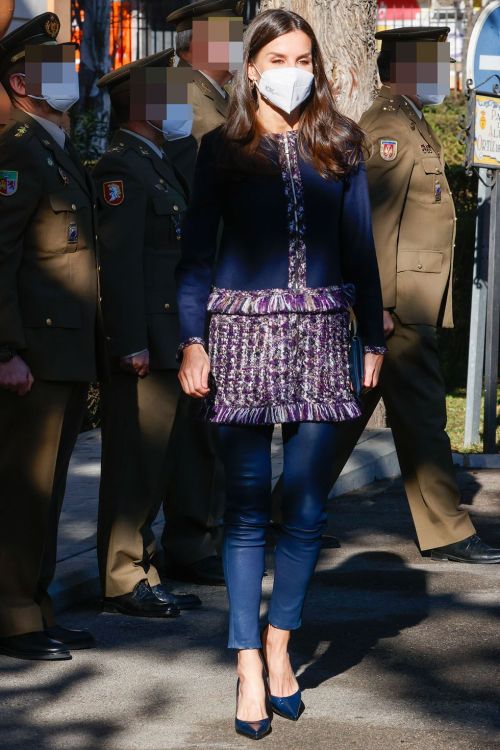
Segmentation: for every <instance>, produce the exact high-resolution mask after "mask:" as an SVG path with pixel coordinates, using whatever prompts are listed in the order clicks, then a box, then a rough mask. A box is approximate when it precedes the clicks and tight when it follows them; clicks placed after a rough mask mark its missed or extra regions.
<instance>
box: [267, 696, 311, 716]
mask: <svg viewBox="0 0 500 750" xmlns="http://www.w3.org/2000/svg"><path fill="white" fill-rule="evenodd" d="M269 702H270V704H271V708H272V710H273V712H274V713H275V714H278V716H282V717H283V718H284V719H290V720H291V721H297V719H299V718H300V716H301V714H302V713H303V711H304V708H305V706H304V704H303V703H302V694H301V692H300V690H297V692H296V693H294V694H293V695H288V696H286V697H285V698H278V696H276V695H270V696H269Z"/></svg>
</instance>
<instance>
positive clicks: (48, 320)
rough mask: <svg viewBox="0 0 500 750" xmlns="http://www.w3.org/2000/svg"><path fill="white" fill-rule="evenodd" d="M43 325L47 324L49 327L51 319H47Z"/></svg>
mask: <svg viewBox="0 0 500 750" xmlns="http://www.w3.org/2000/svg"><path fill="white" fill-rule="evenodd" d="M45 323H46V324H47V325H48V326H51V325H52V318H47V320H46V321H45Z"/></svg>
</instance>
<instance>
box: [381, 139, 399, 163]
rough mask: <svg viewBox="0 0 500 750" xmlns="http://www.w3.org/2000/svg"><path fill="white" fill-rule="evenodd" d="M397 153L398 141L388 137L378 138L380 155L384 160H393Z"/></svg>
mask: <svg viewBox="0 0 500 750" xmlns="http://www.w3.org/2000/svg"><path fill="white" fill-rule="evenodd" d="M397 155H398V142H397V141H393V140H391V139H390V138H381V139H380V156H381V157H382V159H384V161H394V159H395V158H396V156H397Z"/></svg>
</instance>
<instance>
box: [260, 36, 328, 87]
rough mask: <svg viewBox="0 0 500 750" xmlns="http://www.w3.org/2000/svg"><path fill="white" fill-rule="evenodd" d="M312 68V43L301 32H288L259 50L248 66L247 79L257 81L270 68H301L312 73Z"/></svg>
mask: <svg viewBox="0 0 500 750" xmlns="http://www.w3.org/2000/svg"><path fill="white" fill-rule="evenodd" d="M313 67H314V66H313V57H312V41H311V40H310V39H309V37H308V36H307V34H305V33H304V32H303V31H298V30H297V31H290V33H288V34H283V35H282V36H279V37H277V38H276V39H273V41H272V42H269V44H266V46H265V47H262V49H261V50H259V52H258V53H257V55H256V56H255V58H254V59H253V60H252V62H251V63H250V64H249V66H248V77H249V78H250V80H252V81H258V80H259V78H260V75H261V74H262V73H264V71H266V70H269V69H272V68H301V69H302V70H306V71H307V72H308V73H313Z"/></svg>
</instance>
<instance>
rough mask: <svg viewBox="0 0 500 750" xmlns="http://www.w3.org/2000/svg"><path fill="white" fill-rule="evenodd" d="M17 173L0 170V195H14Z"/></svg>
mask: <svg viewBox="0 0 500 750" xmlns="http://www.w3.org/2000/svg"><path fill="white" fill-rule="evenodd" d="M18 176H19V172H11V171H9V170H7V169H0V195H14V193H15V192H16V191H17V183H18Z"/></svg>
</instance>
